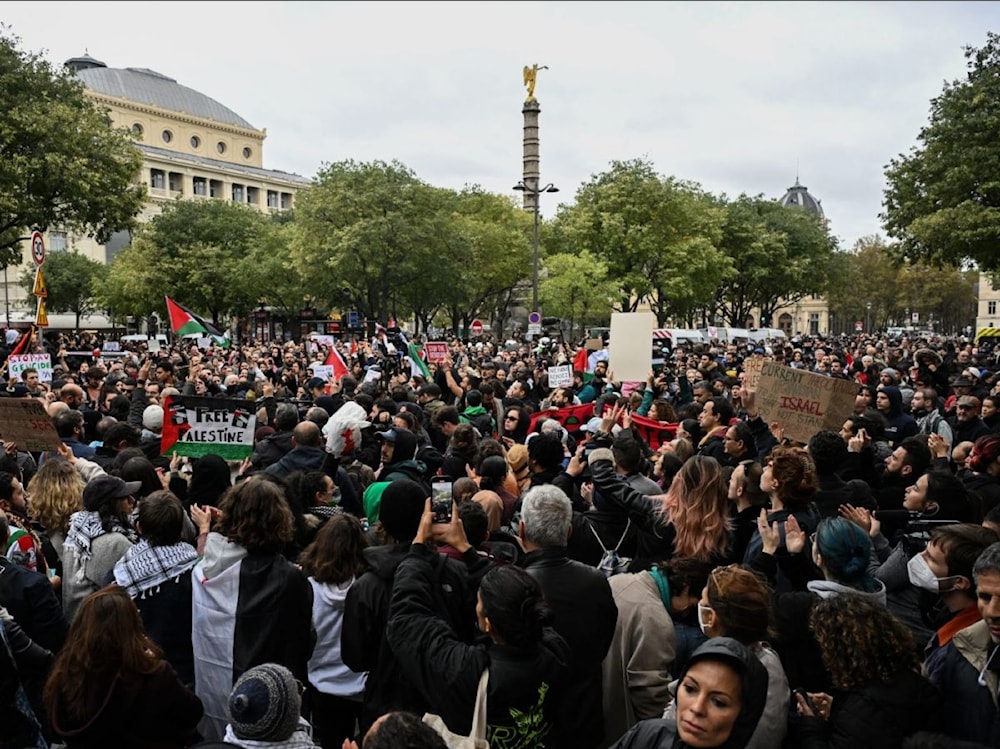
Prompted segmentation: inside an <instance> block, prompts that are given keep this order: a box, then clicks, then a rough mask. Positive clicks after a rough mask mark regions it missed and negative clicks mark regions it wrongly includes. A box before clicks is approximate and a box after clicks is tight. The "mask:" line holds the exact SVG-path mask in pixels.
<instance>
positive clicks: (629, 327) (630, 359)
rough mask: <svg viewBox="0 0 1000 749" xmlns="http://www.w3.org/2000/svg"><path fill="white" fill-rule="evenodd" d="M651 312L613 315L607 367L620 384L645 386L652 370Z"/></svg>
mask: <svg viewBox="0 0 1000 749" xmlns="http://www.w3.org/2000/svg"><path fill="white" fill-rule="evenodd" d="M655 327H656V315H654V314H653V313H652V312H612V313H611V334H610V335H611V338H610V341H609V348H610V352H609V355H608V366H609V367H610V368H611V369H612V370H614V373H615V380H617V381H618V382H644V381H645V379H646V375H647V374H649V369H650V367H652V362H653V357H652V354H651V352H652V345H651V343H650V341H652V340H653V329H654V328H655Z"/></svg>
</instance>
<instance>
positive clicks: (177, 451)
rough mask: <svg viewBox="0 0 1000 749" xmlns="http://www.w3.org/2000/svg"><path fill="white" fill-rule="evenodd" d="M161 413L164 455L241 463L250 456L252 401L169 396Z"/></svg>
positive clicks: (253, 427) (253, 424) (253, 426)
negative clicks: (212, 458)
mask: <svg viewBox="0 0 1000 749" xmlns="http://www.w3.org/2000/svg"><path fill="white" fill-rule="evenodd" d="M163 413H164V418H163V437H162V441H161V442H160V452H161V453H162V454H163V455H189V456H192V457H201V456H202V455H218V456H219V457H220V458H224V459H225V460H243V459H244V458H249V457H250V455H251V453H252V452H253V435H254V431H256V429H257V413H256V410H255V409H254V405H253V402H252V401H247V400H231V399H229V398H203V397H197V396H190V395H171V396H168V397H167V398H166V400H165V401H164V404H163Z"/></svg>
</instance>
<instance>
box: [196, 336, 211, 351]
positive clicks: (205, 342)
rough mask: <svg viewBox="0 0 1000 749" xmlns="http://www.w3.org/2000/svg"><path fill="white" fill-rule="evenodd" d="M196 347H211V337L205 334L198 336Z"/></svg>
mask: <svg viewBox="0 0 1000 749" xmlns="http://www.w3.org/2000/svg"><path fill="white" fill-rule="evenodd" d="M198 348H200V349H206V348H212V339H211V338H208V337H205V336H199V338H198Z"/></svg>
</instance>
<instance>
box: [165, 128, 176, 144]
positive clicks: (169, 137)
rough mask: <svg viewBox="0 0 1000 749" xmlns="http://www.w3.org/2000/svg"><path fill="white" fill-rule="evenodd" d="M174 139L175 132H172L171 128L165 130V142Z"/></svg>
mask: <svg viewBox="0 0 1000 749" xmlns="http://www.w3.org/2000/svg"><path fill="white" fill-rule="evenodd" d="M173 139H174V134H173V133H172V132H170V131H169V130H164V131H163V142H164V143H169V142H170V141H172V140H173Z"/></svg>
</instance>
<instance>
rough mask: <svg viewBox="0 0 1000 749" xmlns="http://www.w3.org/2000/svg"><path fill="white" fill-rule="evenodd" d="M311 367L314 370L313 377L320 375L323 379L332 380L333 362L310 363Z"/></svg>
mask: <svg viewBox="0 0 1000 749" xmlns="http://www.w3.org/2000/svg"><path fill="white" fill-rule="evenodd" d="M309 369H311V370H312V373H313V377H319V378H320V379H322V380H330V379H332V378H333V365H332V364H310V365H309Z"/></svg>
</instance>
